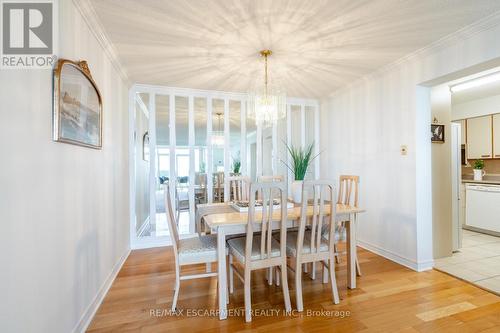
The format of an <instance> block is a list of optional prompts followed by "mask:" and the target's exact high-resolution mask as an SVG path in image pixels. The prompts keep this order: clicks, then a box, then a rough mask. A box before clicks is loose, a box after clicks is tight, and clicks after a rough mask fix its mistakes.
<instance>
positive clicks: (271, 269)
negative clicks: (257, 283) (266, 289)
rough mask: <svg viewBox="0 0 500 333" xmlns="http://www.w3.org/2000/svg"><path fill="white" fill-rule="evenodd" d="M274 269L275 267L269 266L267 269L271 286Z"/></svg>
mask: <svg viewBox="0 0 500 333" xmlns="http://www.w3.org/2000/svg"><path fill="white" fill-rule="evenodd" d="M273 270H274V267H269V269H268V270H267V282H268V283H269V285H270V286H272V285H273V273H274V272H273Z"/></svg>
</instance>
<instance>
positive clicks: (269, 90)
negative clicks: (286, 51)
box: [248, 50, 286, 127]
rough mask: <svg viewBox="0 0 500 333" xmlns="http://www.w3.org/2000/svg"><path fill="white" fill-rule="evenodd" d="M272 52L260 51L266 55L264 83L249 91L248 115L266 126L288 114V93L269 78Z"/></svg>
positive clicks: (262, 54)
mask: <svg viewBox="0 0 500 333" xmlns="http://www.w3.org/2000/svg"><path fill="white" fill-rule="evenodd" d="M271 54H272V52H271V50H262V51H260V55H261V56H262V57H264V85H263V86H262V85H257V87H256V88H255V89H254V91H252V92H249V93H248V111H249V112H248V116H249V117H250V118H252V119H255V123H256V124H260V125H262V126H264V127H265V126H272V125H273V124H276V123H277V121H278V120H279V119H281V118H285V116H286V94H285V92H284V91H283V90H282V89H280V88H279V87H277V86H276V85H273V84H271V83H269V80H268V73H267V58H268V57H269V56H270V55H271Z"/></svg>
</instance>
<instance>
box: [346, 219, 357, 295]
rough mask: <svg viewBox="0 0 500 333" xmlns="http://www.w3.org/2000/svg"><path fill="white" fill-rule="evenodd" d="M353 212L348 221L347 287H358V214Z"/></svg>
mask: <svg viewBox="0 0 500 333" xmlns="http://www.w3.org/2000/svg"><path fill="white" fill-rule="evenodd" d="M356 215H357V214H351V215H350V216H349V221H346V222H347V223H346V227H347V228H346V229H347V230H346V231H347V287H348V288H350V289H356V257H357V255H356V217H357V216H356Z"/></svg>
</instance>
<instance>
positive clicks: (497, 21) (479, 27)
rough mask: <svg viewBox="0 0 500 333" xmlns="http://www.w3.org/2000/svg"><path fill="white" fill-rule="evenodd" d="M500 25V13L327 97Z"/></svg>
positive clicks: (468, 26) (355, 81)
mask: <svg viewBox="0 0 500 333" xmlns="http://www.w3.org/2000/svg"><path fill="white" fill-rule="evenodd" d="M498 25H500V11H497V12H494V13H493V14H491V15H488V16H486V17H484V18H482V19H480V20H478V21H476V22H474V23H472V24H469V25H467V26H465V27H463V28H461V29H459V30H457V31H455V32H453V33H451V34H449V35H447V36H445V37H443V38H440V39H438V40H437V41H435V42H432V43H431V44H429V45H427V46H424V47H423V48H420V49H418V50H416V51H414V52H412V53H409V54H407V55H405V56H403V57H401V58H399V59H397V60H396V61H393V62H391V63H389V64H387V65H385V66H383V67H381V68H379V69H377V70H375V71H373V72H371V73H369V74H366V75H363V76H362V77H360V78H358V79H356V80H354V81H353V82H352V83H350V84H348V85H346V86H343V87H342V88H340V89H338V90H335V91H334V92H332V93H331V94H330V95H328V96H327V97H328V98H330V97H335V96H337V95H339V94H341V93H342V92H345V91H346V90H348V89H350V88H352V87H354V86H356V85H358V84H361V83H363V82H365V81H367V80H369V79H373V78H375V77H378V76H381V75H383V74H385V73H387V72H390V71H392V70H394V69H396V68H398V67H400V66H402V65H404V64H406V63H408V62H410V61H413V60H415V59H418V58H425V57H427V56H430V55H432V54H434V53H438V52H439V51H440V50H443V49H445V48H447V47H450V46H452V45H454V44H456V43H458V42H460V41H463V40H465V39H468V38H471V37H473V36H475V35H477V34H479V33H481V32H483V31H487V30H490V29H492V28H494V27H496V26H498Z"/></svg>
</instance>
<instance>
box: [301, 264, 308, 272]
mask: <svg viewBox="0 0 500 333" xmlns="http://www.w3.org/2000/svg"><path fill="white" fill-rule="evenodd" d="M307 265H309V264H302V267H303V272H304V273H307Z"/></svg>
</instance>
